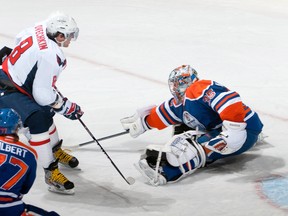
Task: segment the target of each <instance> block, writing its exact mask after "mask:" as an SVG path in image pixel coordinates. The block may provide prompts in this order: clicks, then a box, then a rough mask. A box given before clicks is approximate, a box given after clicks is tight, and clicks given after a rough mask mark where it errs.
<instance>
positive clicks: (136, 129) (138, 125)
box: [120, 105, 155, 138]
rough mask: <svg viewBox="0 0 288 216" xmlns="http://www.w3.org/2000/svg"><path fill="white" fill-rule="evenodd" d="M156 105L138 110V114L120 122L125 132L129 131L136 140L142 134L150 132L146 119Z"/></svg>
mask: <svg viewBox="0 0 288 216" xmlns="http://www.w3.org/2000/svg"><path fill="white" fill-rule="evenodd" d="M153 107H155V105H151V106H147V107H144V108H141V109H138V110H137V112H136V113H135V114H134V115H133V116H130V117H126V118H123V119H121V120H120V122H121V124H122V126H123V128H124V130H129V133H130V135H131V137H133V138H136V137H138V136H139V135H140V134H143V133H144V132H145V131H146V130H149V129H150V128H149V126H148V125H147V123H146V121H145V118H146V116H147V115H149V113H150V112H151V110H152V109H153Z"/></svg>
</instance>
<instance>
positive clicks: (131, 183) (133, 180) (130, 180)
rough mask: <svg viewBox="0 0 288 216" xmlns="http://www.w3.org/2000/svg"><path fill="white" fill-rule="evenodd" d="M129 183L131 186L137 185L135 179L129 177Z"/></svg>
mask: <svg viewBox="0 0 288 216" xmlns="http://www.w3.org/2000/svg"><path fill="white" fill-rule="evenodd" d="M127 182H128V183H129V185H133V184H134V183H135V179H134V178H132V177H128V178H127Z"/></svg>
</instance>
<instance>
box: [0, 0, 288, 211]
mask: <svg viewBox="0 0 288 216" xmlns="http://www.w3.org/2000/svg"><path fill="white" fill-rule="evenodd" d="M55 10H60V11H64V12H66V13H68V14H70V15H72V16H73V17H74V18H75V19H76V21H77V23H78V25H79V27H80V35H79V38H78V40H77V41H76V42H75V43H71V46H70V48H69V49H64V52H65V53H66V56H67V59H68V66H67V68H66V70H65V71H64V72H63V74H62V75H61V77H60V79H59V80H58V83H57V85H58V89H60V90H61V92H62V93H63V94H64V95H65V96H67V97H68V98H69V99H70V100H72V101H75V102H77V103H78V104H80V105H81V107H82V109H83V110H84V111H85V114H84V116H83V118H82V120H83V121H84V122H85V124H86V125H87V126H88V127H89V129H90V130H91V131H92V132H93V134H94V136H95V137H104V136H108V135H111V134H114V133H118V132H121V131H122V127H121V125H120V122H119V119H120V118H122V117H125V116H129V115H132V114H133V113H134V111H135V110H136V109H137V108H140V107H142V106H146V105H150V104H158V103H161V102H162V101H164V100H166V99H167V98H169V97H170V93H169V89H168V86H167V77H168V74H169V73H170V71H171V70H172V69H174V68H175V67H177V66H179V65H181V64H191V65H192V66H193V67H194V68H195V69H196V70H198V72H199V74H200V76H201V78H203V79H213V80H216V81H218V82H220V83H222V84H224V85H226V86H227V87H229V88H231V89H235V90H237V91H238V92H239V93H240V94H241V96H242V99H243V100H244V102H245V103H246V104H247V105H250V106H251V107H252V108H253V109H254V110H256V111H257V112H258V113H259V114H260V117H261V119H262V121H263V123H264V124H265V128H264V134H265V135H267V136H268V137H267V138H266V139H265V142H263V143H262V144H259V145H258V146H256V147H255V149H254V150H252V151H250V152H248V153H246V154H243V155H240V156H238V157H235V158H227V159H225V160H222V161H218V162H217V163H215V164H213V165H211V166H209V167H207V168H205V169H202V170H199V171H197V172H196V173H194V174H193V175H191V176H190V177H188V178H186V179H184V180H182V181H181V182H179V183H177V184H174V185H173V184H171V185H167V186H164V187H152V186H149V185H147V184H145V182H144V179H143V178H142V177H141V176H140V174H139V173H138V171H137V170H136V169H135V168H134V166H133V163H135V162H137V161H138V159H139V157H140V154H141V153H142V151H143V149H144V148H145V146H146V145H148V144H161V143H165V141H167V140H168V139H169V137H170V135H171V129H169V128H168V129H165V130H163V131H156V130H155V131H149V132H147V133H146V134H143V135H142V136H140V137H139V138H137V139H132V138H131V137H130V136H129V135H123V136H120V137H117V138H111V139H109V140H105V141H102V142H100V143H101V145H102V146H103V148H104V149H105V150H106V151H107V153H108V154H109V156H110V157H111V158H112V160H113V161H114V163H115V164H116V165H117V166H118V168H119V169H120V170H121V172H122V173H123V175H124V176H125V177H129V176H131V177H133V178H135V180H136V182H135V184H133V185H128V184H127V183H126V182H125V181H124V180H123V179H122V177H121V176H120V175H119V174H118V172H117V171H116V170H115V168H114V167H113V166H112V164H111V163H110V161H109V160H108V159H107V157H106V155H105V154H103V152H102V151H101V149H100V148H99V147H98V146H97V144H90V145H86V146H83V147H80V148H72V153H73V154H74V155H75V156H77V157H78V159H79V160H80V167H81V170H69V169H62V172H63V173H64V174H65V175H66V176H67V177H69V179H70V180H71V181H73V182H74V183H75V185H76V188H75V191H76V193H75V195H74V196H63V195H58V194H54V193H50V192H48V191H47V190H46V185H45V183H44V176H43V171H42V169H41V168H40V167H39V168H38V169H39V170H38V176H37V179H36V181H35V184H34V186H33V188H32V190H31V191H30V193H29V194H28V195H26V196H25V197H24V201H25V202H27V203H31V204H34V205H38V206H41V207H43V208H45V209H47V210H55V211H57V212H58V213H60V214H61V215H64V216H66V215H67V216H68V215H69V216H70V215H87V216H88V215H101V216H110V215H126V216H127V215H133V216H134V215H137V216H141V215H143V216H144V215H145V216H147V215H149V216H150V215H151V216H156V215H157V216H158V215H165V216H166V215H167V216H170V215H171V216H172V215H173V216H175V215H177V216H186V215H193V216H207V215H221V216H223V215H227V216H230V215H235V216H243V215H244V216H245V215H259V216H260V215H261V216H273V215H277V216H281V215H287V208H288V207H287V200H285V199H284V200H283V197H284V198H285V196H286V197H287V194H288V188H287V186H286V187H285V186H284V187H283V182H284V183H285V181H283V179H285V178H286V176H287V169H288V166H287V160H288V157H287V152H288V147H287V144H288V143H287V139H286V136H287V126H288V114H287V109H288V102H287V93H288V87H287V78H288V75H287V68H288V61H287V56H288V43H287V38H288V30H287V27H288V13H287V11H288V2H287V1H284V0H279V1H273V0H261V1H260V0H202V1H196V0H177V1H173V0H158V1H153V0H145V1H143V0H142V1H141V0H121V1H119V0H118V1H116V0H105V1H104V0H81V1H80V0H73V1H68V0H61V1H60V0H59V1H36V0H29V1H15V0H11V1H2V2H1V29H0V46H1V47H2V46H4V45H8V46H13V38H14V37H15V35H16V34H17V33H18V32H19V31H21V30H22V29H23V28H26V27H29V26H31V25H33V24H34V22H37V21H40V20H43V19H45V18H46V17H47V16H48V15H49V14H50V13H51V12H53V11H55ZM55 121H56V124H57V127H58V130H59V133H60V135H61V137H62V138H63V139H64V145H65V146H66V147H69V146H73V145H77V144H79V143H81V142H86V141H89V140H91V137H90V136H89V134H88V133H87V132H86V131H85V129H84V128H83V127H82V126H81V124H80V123H79V122H77V121H70V120H67V119H65V118H64V117H62V116H59V115H58V116H57V117H56V118H55ZM271 176H280V177H279V181H277V178H276V180H275V179H274V180H273V182H267V178H269V177H271ZM281 176H282V177H281ZM262 179H266V180H265V181H262ZM269 183H270V184H269ZM279 187H281V192H282V193H279V194H277V193H276V195H275V193H273V191H276V192H277V190H278V189H279ZM267 188H268V192H267ZM269 188H270V189H271V190H273V191H272V192H271V190H269ZM271 194H273V196H272V195H271ZM277 197H278V198H277ZM286 199H287V198H286ZM277 200H281V202H278V201H277ZM277 202H278V203H277Z"/></svg>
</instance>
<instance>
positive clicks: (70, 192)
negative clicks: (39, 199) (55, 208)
mask: <svg viewBox="0 0 288 216" xmlns="http://www.w3.org/2000/svg"><path fill="white" fill-rule="evenodd" d="M48 190H49V191H50V192H53V193H60V194H66V195H73V194H75V190H74V189H69V190H61V189H59V188H56V187H54V186H51V185H48Z"/></svg>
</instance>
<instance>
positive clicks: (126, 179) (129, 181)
mask: <svg viewBox="0 0 288 216" xmlns="http://www.w3.org/2000/svg"><path fill="white" fill-rule="evenodd" d="M54 89H55V91H57V92H58V94H59V95H60V97H62V98H64V96H63V95H62V94H61V92H60V91H59V90H58V89H57V87H56V86H54ZM77 119H78V120H79V122H80V123H81V124H82V126H83V127H84V128H85V130H86V131H87V133H88V134H89V135H90V136H91V138H92V139H93V141H94V142H96V144H97V145H98V146H99V147H100V149H101V150H102V152H103V153H104V154H105V155H106V156H107V158H108V159H109V160H110V162H111V163H112V165H113V166H114V168H115V169H116V170H117V171H118V173H119V174H120V175H121V177H122V178H123V179H124V180H125V181H126V182H127V184H129V185H132V184H134V183H135V179H134V178H132V177H128V178H125V176H124V175H123V174H122V172H121V171H120V170H119V169H118V167H117V166H116V165H115V163H114V162H113V160H112V159H111V158H110V156H109V155H108V154H107V152H106V151H105V149H104V148H103V147H102V146H101V145H100V143H99V142H98V140H97V139H96V138H95V137H94V135H93V134H92V133H91V131H90V130H89V129H88V127H87V126H86V124H85V123H84V122H83V121H82V119H80V118H77Z"/></svg>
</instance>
